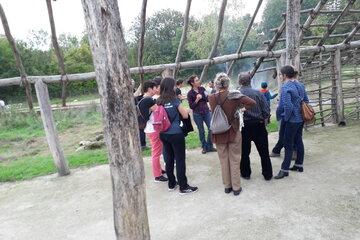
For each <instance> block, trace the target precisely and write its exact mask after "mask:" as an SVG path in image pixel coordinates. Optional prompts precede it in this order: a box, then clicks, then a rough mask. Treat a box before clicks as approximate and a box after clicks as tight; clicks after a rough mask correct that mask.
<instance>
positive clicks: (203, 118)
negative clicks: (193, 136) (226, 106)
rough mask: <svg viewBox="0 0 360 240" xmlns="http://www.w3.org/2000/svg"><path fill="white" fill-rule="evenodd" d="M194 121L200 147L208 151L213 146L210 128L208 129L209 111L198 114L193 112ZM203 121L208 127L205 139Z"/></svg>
mask: <svg viewBox="0 0 360 240" xmlns="http://www.w3.org/2000/svg"><path fill="white" fill-rule="evenodd" d="M194 121H195V123H196V126H197V128H198V130H199V138H200V142H201V147H202V148H203V149H204V150H206V151H209V150H210V149H212V148H213V143H212V141H211V130H210V121H211V113H210V112H208V113H205V114H199V113H194ZM204 123H205V124H206V126H207V128H208V136H207V140H206V139H205V129H204Z"/></svg>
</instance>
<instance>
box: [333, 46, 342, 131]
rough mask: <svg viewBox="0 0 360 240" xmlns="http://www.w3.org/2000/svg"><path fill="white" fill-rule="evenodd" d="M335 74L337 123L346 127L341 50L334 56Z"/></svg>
mask: <svg viewBox="0 0 360 240" xmlns="http://www.w3.org/2000/svg"><path fill="white" fill-rule="evenodd" d="M334 74H335V85H336V113H337V119H336V122H337V123H338V124H339V125H342V126H343V125H345V115H344V99H343V88H342V80H341V52H340V50H339V49H338V50H336V51H335V56H334Z"/></svg>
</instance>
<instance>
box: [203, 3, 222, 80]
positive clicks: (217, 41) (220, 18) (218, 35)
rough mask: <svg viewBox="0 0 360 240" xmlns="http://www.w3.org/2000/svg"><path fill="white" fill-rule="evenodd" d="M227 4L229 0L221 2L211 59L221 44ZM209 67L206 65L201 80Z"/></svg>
mask: <svg viewBox="0 0 360 240" xmlns="http://www.w3.org/2000/svg"><path fill="white" fill-rule="evenodd" d="M226 5H227V0H223V1H222V3H221V8H220V13H219V19H218V25H217V31H216V37H215V40H214V44H213V46H212V49H211V52H210V54H209V57H208V58H209V59H211V58H213V57H215V54H216V50H217V47H218V45H219V40H220V35H221V31H222V26H223V22H224V15H225V9H226ZM208 69H209V65H205V66H204V68H203V70H202V72H201V76H200V81H203V80H204V77H205V74H206V73H207V70H208Z"/></svg>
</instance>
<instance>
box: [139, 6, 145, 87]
mask: <svg viewBox="0 0 360 240" xmlns="http://www.w3.org/2000/svg"><path fill="white" fill-rule="evenodd" d="M146 6H147V0H143V2H142V6H141V15H140V16H141V17H140V37H139V46H138V66H139V67H140V68H141V67H142V66H143V65H144V42H145V24H146ZM143 85H144V73H140V87H141V92H142V86H143ZM142 93H143V92H142Z"/></svg>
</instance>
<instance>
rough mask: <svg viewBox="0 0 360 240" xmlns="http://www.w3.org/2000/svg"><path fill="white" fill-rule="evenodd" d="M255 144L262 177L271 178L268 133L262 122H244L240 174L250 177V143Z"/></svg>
mask: <svg viewBox="0 0 360 240" xmlns="http://www.w3.org/2000/svg"><path fill="white" fill-rule="evenodd" d="M252 141H253V142H254V143H255V146H256V149H257V151H258V153H259V155H260V158H261V167H262V175H263V176H264V178H266V179H270V178H272V176H273V172H272V165H271V160H270V157H269V142H268V132H267V130H266V127H265V123H264V122H263V121H261V122H260V121H245V122H244V128H243V129H242V154H241V162H240V172H241V175H242V176H244V177H250V175H251V167H250V152H251V142H252Z"/></svg>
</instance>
